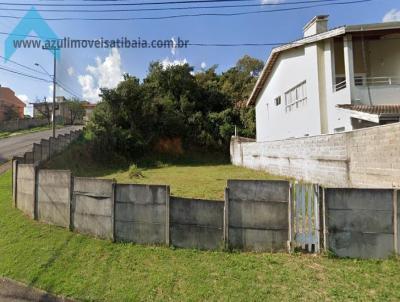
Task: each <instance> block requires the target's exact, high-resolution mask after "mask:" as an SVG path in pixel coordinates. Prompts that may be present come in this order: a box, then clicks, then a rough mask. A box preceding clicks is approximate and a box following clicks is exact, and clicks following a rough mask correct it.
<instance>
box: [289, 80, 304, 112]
mask: <svg viewBox="0 0 400 302" xmlns="http://www.w3.org/2000/svg"><path fill="white" fill-rule="evenodd" d="M306 84H307V82H306V81H304V82H302V83H301V84H299V85H297V86H295V87H293V88H292V89H290V90H288V91H287V92H286V93H285V105H286V112H290V111H292V110H293V109H294V108H299V107H300V106H301V105H304V104H305V102H306V101H307V86H306Z"/></svg>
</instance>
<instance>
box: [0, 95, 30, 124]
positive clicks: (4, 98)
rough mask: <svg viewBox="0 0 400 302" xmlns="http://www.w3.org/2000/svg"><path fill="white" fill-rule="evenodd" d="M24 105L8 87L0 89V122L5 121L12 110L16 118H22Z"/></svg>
mask: <svg viewBox="0 0 400 302" xmlns="http://www.w3.org/2000/svg"><path fill="white" fill-rule="evenodd" d="M25 107H26V104H25V103H24V102H23V101H21V100H20V99H19V98H18V97H17V96H16V95H15V92H14V91H13V90H12V89H10V88H8V87H0V121H4V120H5V119H7V114H8V111H9V110H10V109H11V110H14V112H15V116H16V118H19V119H23V118H24V108H25Z"/></svg>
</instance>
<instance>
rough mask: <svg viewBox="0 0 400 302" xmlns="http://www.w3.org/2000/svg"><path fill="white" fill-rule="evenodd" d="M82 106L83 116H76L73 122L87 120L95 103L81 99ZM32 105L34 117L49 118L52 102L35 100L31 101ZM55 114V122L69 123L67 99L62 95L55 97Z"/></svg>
mask: <svg viewBox="0 0 400 302" xmlns="http://www.w3.org/2000/svg"><path fill="white" fill-rule="evenodd" d="M81 104H82V108H83V109H84V111H85V112H84V115H83V117H82V116H81V117H79V118H76V119H75V120H74V124H83V123H86V122H87V121H89V119H90V116H91V115H92V113H93V110H94V108H95V107H96V105H95V104H91V103H89V102H87V101H82V102H81ZM32 105H33V116H34V117H35V118H43V117H44V118H47V119H50V120H51V117H52V114H53V102H37V103H32ZM55 116H56V119H57V122H61V123H63V124H70V123H71V110H70V108H69V107H68V100H67V99H66V98H65V97H64V96H57V97H56V104H55Z"/></svg>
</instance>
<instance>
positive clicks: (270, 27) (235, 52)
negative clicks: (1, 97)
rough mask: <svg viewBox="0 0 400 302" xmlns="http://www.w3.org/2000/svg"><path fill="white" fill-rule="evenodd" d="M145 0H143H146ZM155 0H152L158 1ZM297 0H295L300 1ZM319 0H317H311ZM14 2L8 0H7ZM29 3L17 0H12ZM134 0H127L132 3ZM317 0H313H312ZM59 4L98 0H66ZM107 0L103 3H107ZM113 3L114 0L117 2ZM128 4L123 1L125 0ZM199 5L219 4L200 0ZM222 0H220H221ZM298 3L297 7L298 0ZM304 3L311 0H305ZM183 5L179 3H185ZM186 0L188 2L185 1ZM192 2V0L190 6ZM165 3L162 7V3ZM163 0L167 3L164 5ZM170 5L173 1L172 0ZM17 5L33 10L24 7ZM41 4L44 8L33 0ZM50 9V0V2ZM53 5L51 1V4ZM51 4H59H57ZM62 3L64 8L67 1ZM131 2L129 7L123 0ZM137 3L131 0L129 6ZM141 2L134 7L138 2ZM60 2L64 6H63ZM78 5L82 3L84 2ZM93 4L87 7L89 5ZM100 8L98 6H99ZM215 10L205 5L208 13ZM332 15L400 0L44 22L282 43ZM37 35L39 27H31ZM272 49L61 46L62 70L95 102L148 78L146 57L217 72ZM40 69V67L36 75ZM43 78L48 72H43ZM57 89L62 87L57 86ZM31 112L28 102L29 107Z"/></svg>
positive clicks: (21, 85)
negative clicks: (124, 81)
mask: <svg viewBox="0 0 400 302" xmlns="http://www.w3.org/2000/svg"><path fill="white" fill-rule="evenodd" d="M148 1H149V0H143V1H141V2H148ZM154 1H157V2H159V0H154ZM154 1H152V2H154ZM259 1H264V2H263V3H279V2H285V1H282V0H259ZM293 1H295V0H286V3H287V2H293ZM297 1H298V0H297ZM314 1H315V0H314ZM342 1H345V0H342ZM9 2H11V1H9ZM24 2H25V3H26V1H14V2H13V3H24ZM132 2H133V1H125V3H132ZM310 2H312V0H310ZM31 3H40V4H43V3H56V2H54V1H40V2H39V1H38V0H32V1H31ZM59 3H64V4H65V3H97V2H83V1H80V2H79V1H77V0H67V1H63V2H59ZM102 3H104V2H102ZM113 3H115V2H113ZM121 3H124V2H121ZM259 3H261V2H257V1H256V0H249V1H248V2H245V1H244V2H229V3H222V5H239V4H240V5H243V4H259ZM196 5H197V6H200V5H201V6H211V5H218V4H214V3H210V4H196ZM219 5H221V4H219ZM299 5H300V4H298V5H297V6H299ZM301 5H307V4H301ZM0 6H1V7H0V11H1V14H0V15H2V16H0V32H3V33H4V32H5V33H9V32H11V31H12V30H13V29H14V28H15V26H16V25H17V24H18V22H19V21H20V20H18V19H8V18H4V16H6V15H7V16H24V14H25V12H24V11H5V10H2V8H16V6H15V5H8V6H6V5H0ZM181 6H182V5H181ZM186 6H187V5H186ZM192 6H193V5H192ZM157 7H160V6H157ZM163 7H166V6H163ZM169 7H171V5H169ZM284 7H286V8H287V7H290V6H274V7H250V8H233V9H227V8H224V9H219V10H218V12H223V13H227V12H243V11H255V10H273V9H278V8H284ZM18 8H20V9H29V7H26V6H21V7H18ZM36 8H37V9H38V10H40V9H41V8H43V7H38V6H36ZM47 8H48V7H47ZM50 8H51V7H50ZM53 8H54V7H53ZM64 8H65V7H64ZM120 8H128V9H129V7H120ZM131 8H132V7H131ZM136 8H137V7H136ZM61 9H62V8H61ZM81 9H85V7H82V8H81ZM89 9H90V8H89ZM96 9H101V7H100V8H96ZM210 11H213V12H216V11H217V10H215V9H214V10H202V11H201V13H204V12H210ZM199 12H200V10H190V11H186V10H184V11H182V10H181V11H175V10H173V11H166V12H165V11H161V12H154V11H150V12H115V13H113V12H107V13H88V12H79V13H77V12H75V13H66V12H62V13H57V12H40V14H41V15H42V16H43V17H44V18H58V17H95V18H101V17H111V18H121V17H122V18H123V17H137V16H140V17H144V16H152V17H154V16H163V15H176V14H185V13H187V14H193V13H199ZM320 14H328V15H330V19H329V27H331V28H332V27H336V26H339V25H345V24H362V23H376V22H382V21H394V20H399V21H400V1H398V0H373V1H370V2H365V3H357V4H351V5H344V6H343V5H335V6H324V7H314V8H308V9H304V10H295V11H281V12H274V13H259V14H252V15H245V16H230V17H225V16H224V17H222V16H202V17H186V18H176V19H167V20H166V19H164V20H135V21H132V20H130V21H82V20H74V21H47V22H48V24H49V25H50V27H51V28H52V29H53V30H54V31H55V32H56V34H57V35H58V36H59V37H71V38H80V39H97V38H100V37H103V38H106V39H116V38H118V37H121V36H127V37H128V38H130V39H137V38H138V37H140V38H142V39H148V40H152V39H172V38H174V39H175V40H176V39H177V38H178V37H180V38H182V39H187V40H190V42H191V43H280V42H287V41H291V40H294V39H297V38H299V37H301V36H302V28H303V26H304V25H305V24H306V23H307V22H308V21H309V20H310V19H311V18H312V17H313V16H315V15H320ZM31 34H32V35H34V34H35V33H34V32H32V33H31ZM5 39H6V36H5V35H0V53H1V55H4V41H5ZM270 50H271V48H270V47H268V46H262V47H250V46H243V47H234V48H233V47H232V48H228V47H220V48H218V47H198V46H189V47H188V48H187V49H176V50H171V49H77V50H63V51H62V54H61V59H60V61H59V66H58V67H59V68H58V72H57V77H58V78H59V79H60V81H62V83H64V85H66V86H68V88H69V89H70V90H73V91H74V93H75V94H78V95H79V96H82V97H83V98H84V99H88V100H90V101H92V102H96V101H97V100H98V97H97V93H98V91H99V87H109V88H112V87H115V86H116V85H117V83H118V82H119V81H120V79H121V76H122V74H123V73H124V72H129V73H130V74H132V75H135V76H138V77H140V78H143V77H144V76H145V75H146V72H147V70H148V65H149V62H151V61H156V60H159V61H163V62H164V64H179V63H182V62H188V63H189V64H190V65H193V66H194V67H195V68H196V69H198V70H199V69H201V68H207V67H209V66H212V65H214V64H218V66H219V69H218V70H219V71H223V70H226V69H227V68H229V67H231V66H233V65H234V64H235V62H236V61H237V60H238V59H239V58H240V57H242V56H243V55H245V54H248V55H251V56H254V57H257V58H259V59H262V60H266V59H267V57H268V55H269V52H270ZM11 59H12V60H14V61H16V62H19V63H21V64H24V65H27V66H31V67H32V68H36V67H35V66H34V63H36V62H37V63H40V64H41V65H42V66H43V67H44V68H45V69H47V70H48V71H49V72H50V73H52V68H53V65H52V56H51V54H50V53H49V52H48V51H45V50H38V49H36V50H34V49H19V50H17V51H16V53H15V54H14V55H13V57H12V58H11ZM0 67H7V68H12V69H14V70H20V71H23V72H26V73H29V74H32V75H34V74H35V73H34V72H31V71H29V70H26V69H23V68H21V67H19V66H17V65H15V64H13V63H11V62H7V63H5V62H4V60H1V61H0ZM36 75H38V74H36ZM41 76H43V77H46V76H44V75H41ZM0 85H2V86H7V87H10V88H11V89H13V90H14V91H15V92H16V94H17V95H18V96H20V98H21V99H23V100H24V101H26V102H34V101H35V100H36V99H43V97H47V98H48V99H49V100H51V94H52V92H51V87H50V86H51V85H50V84H49V83H46V82H41V81H38V80H34V79H30V78H26V77H23V76H19V75H15V74H12V73H9V72H6V71H4V70H0ZM58 94H65V95H66V96H69V94H68V93H65V92H63V91H61V90H58ZM27 111H28V112H29V111H30V110H29V108H28V109H27Z"/></svg>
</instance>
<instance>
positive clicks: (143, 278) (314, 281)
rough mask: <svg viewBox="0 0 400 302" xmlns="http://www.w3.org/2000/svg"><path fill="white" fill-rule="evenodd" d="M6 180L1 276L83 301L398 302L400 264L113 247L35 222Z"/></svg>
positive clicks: (0, 206) (0, 216)
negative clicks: (22, 209)
mask: <svg viewBox="0 0 400 302" xmlns="http://www.w3.org/2000/svg"><path fill="white" fill-rule="evenodd" d="M10 188H11V175H10V173H9V172H8V173H6V174H4V175H2V176H0V276H2V277H8V278H12V279H15V280H18V281H22V282H24V283H26V284H29V285H30V286H34V287H39V288H41V289H44V290H46V291H49V292H51V293H55V294H61V295H64V296H68V297H71V298H75V299H78V300H82V301H167V300H174V301H209V300H210V301H261V300H262V301H289V300H294V301H298V300H303V301H317V300H319V301H346V300H347V301H399V300H400V261H398V260H396V259H390V260H385V261H376V260H375V261H373V260H369V261H365V260H364V261H361V260H349V259H334V258H329V257H325V256H309V255H301V254H295V255H288V254H283V253H279V254H268V253H263V254H256V253H226V252H204V251H195V250H184V249H172V248H166V247H146V246H139V245H134V244H113V243H111V242H109V241H102V240H97V239H93V238H89V237H86V236H83V235H79V234H74V233H71V232H69V231H67V230H65V229H61V228H58V227H53V226H48V225H45V224H41V223H38V222H35V221H32V220H30V219H28V218H26V217H24V216H23V214H22V213H21V212H20V211H19V210H17V209H14V208H13V207H12V202H11V189H10Z"/></svg>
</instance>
